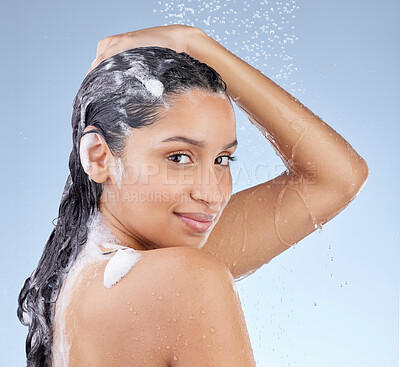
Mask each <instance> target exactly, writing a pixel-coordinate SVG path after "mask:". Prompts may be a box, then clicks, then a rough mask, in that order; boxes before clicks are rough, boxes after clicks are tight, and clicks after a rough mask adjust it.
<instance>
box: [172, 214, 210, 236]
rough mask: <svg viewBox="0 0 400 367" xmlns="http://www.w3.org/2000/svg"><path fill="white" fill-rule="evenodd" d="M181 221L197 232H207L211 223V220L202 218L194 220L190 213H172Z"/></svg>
mask: <svg viewBox="0 0 400 367" xmlns="http://www.w3.org/2000/svg"><path fill="white" fill-rule="evenodd" d="M174 214H175V215H176V216H177V217H178V218H179V219H180V220H181V221H182V222H184V223H186V224H187V225H188V226H189V227H190V228H191V229H193V230H194V231H196V232H199V233H204V232H207V231H208V230H209V229H210V227H211V226H212V224H213V221H212V220H211V221H204V220H201V221H200V220H196V219H194V218H193V216H194V215H191V217H189V216H187V215H184V214H179V213H174Z"/></svg>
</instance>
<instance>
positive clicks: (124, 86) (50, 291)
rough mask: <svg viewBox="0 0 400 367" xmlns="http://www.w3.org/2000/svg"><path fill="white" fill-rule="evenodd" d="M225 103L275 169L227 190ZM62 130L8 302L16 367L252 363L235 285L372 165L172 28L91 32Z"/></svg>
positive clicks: (339, 201) (323, 218)
mask: <svg viewBox="0 0 400 367" xmlns="http://www.w3.org/2000/svg"><path fill="white" fill-rule="evenodd" d="M225 83H226V84H225ZM231 99H232V100H233V101H234V102H235V103H236V104H237V105H238V106H239V107H240V108H241V109H242V110H244V111H245V112H246V113H247V115H248V117H249V119H250V121H251V122H252V123H253V124H255V125H256V126H257V127H258V128H259V129H260V130H261V132H262V133H263V134H264V136H265V137H266V138H267V139H268V141H269V142H270V143H271V144H272V145H273V147H274V148H275V150H276V152H277V153H278V154H279V155H280V156H281V158H282V160H283V161H284V163H285V165H286V167H287V171H285V172H284V173H282V174H281V175H280V176H278V177H276V178H274V179H272V180H270V181H268V182H265V183H263V184H260V185H257V186H254V187H251V188H249V189H246V190H243V191H240V192H238V193H236V194H234V195H232V177H231V173H230V169H229V161H230V160H233V159H234V158H233V153H234V151H235V149H236V147H237V144H238V142H237V139H236V126H235V116H234V111H233V107H232V104H231ZM72 128H73V149H72V152H71V156H70V164H69V166H70V176H69V177H68V180H67V183H66V186H65V189H64V193H63V197H62V200H61V204H60V210H59V217H58V222H57V225H56V227H55V229H54V230H53V232H52V233H51V235H50V238H49V240H48V241H47V243H46V246H45V249H44V252H43V255H42V258H41V259H40V261H39V264H38V267H37V268H36V269H35V271H34V272H33V274H32V276H31V277H30V278H28V279H27V281H26V282H25V284H24V287H23V289H22V291H21V294H20V297H19V308H18V316H19V318H20V320H21V322H22V323H23V324H24V325H27V326H29V333H28V337H27V343H26V348H27V359H28V365H29V366H53V367H59V366H71V367H74V366H96V367H99V366H100V367H101V366H122V365H123V366H198V365H201V366H210V367H211V366H213V367H214V366H215V367H216V366H255V362H254V357H253V354H252V348H251V345H250V340H249V336H248V333H247V329H246V325H245V320H244V317H243V312H242V309H241V305H240V300H239V298H238V295H237V293H236V288H235V284H234V280H235V279H236V280H237V279H240V278H242V277H244V276H248V275H249V274H251V273H253V272H254V271H256V270H257V269H258V268H260V267H261V266H262V265H263V264H266V263H268V262H269V261H270V260H271V259H272V258H274V257H275V256H277V255H278V254H280V253H282V252H283V251H285V250H286V249H287V248H289V247H290V246H292V245H293V244H295V243H297V242H299V241H300V240H301V239H302V238H304V237H305V236H307V235H308V234H310V233H312V232H313V231H314V230H315V229H316V228H318V227H319V228H321V227H322V225H323V224H324V223H326V222H327V221H329V220H330V219H332V218H333V217H334V216H335V215H337V214H338V213H339V212H340V211H342V210H343V209H344V208H345V207H346V206H347V205H348V204H349V203H350V201H352V200H353V199H354V198H355V197H356V196H357V194H358V193H359V191H360V190H361V188H362V187H363V185H364V184H365V182H366V180H367V178H368V174H369V172H368V167H367V164H366V163H365V161H364V160H363V159H362V158H361V157H360V156H359V155H358V154H357V153H356V152H355V151H354V149H353V148H352V147H351V146H350V145H349V144H348V143H347V142H346V141H345V140H344V139H343V138H342V137H341V136H340V135H339V134H337V133H336V132H335V131H334V130H333V129H332V128H330V127H329V126H328V125H327V124H325V123H324V122H323V121H321V119H319V118H318V116H315V115H314V114H313V113H312V112H311V111H309V110H308V109H307V108H306V107H304V106H303V105H302V104H301V103H300V102H299V101H298V100H296V99H295V98H293V97H292V96H290V95H289V94H288V93H287V92H285V91H284V90H283V89H281V88H280V87H279V86H278V85H276V84H275V83H274V82H272V81H271V80H270V79H268V78H267V77H266V76H264V75H263V74H262V73H260V72H259V71H258V70H256V69H254V68H252V67H251V66H250V65H248V64H247V63H246V62H244V61H243V60H241V59H239V58H238V57H236V56H235V55H233V54H232V53H230V52H229V51H228V50H226V49H225V48H224V47H222V46H221V45H219V44H218V43H217V42H216V41H214V40H213V39H211V38H210V37H208V36H207V35H206V34H205V33H204V32H202V31H201V30H200V29H198V28H193V27H187V26H181V25H173V26H164V27H154V28H148V29H143V30H139V31H135V32H130V33H125V34H121V35H116V36H112V37H107V38H106V39H104V40H102V41H100V42H99V45H98V49H97V57H96V60H95V61H94V63H93V64H92V67H91V69H90V70H89V73H88V74H87V75H86V77H85V79H84V80H83V82H82V85H81V87H80V89H79V91H78V94H77V96H76V98H75V100H74V109H73V116H72Z"/></svg>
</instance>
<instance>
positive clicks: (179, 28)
mask: <svg viewBox="0 0 400 367" xmlns="http://www.w3.org/2000/svg"><path fill="white" fill-rule="evenodd" d="M197 32H202V31H201V30H200V29H199V28H196V27H190V26H186V25H181V24H174V25H167V26H160V27H152V28H145V29H140V30H137V31H133V32H127V33H121V34H117V35H115V36H109V37H106V38H104V39H102V40H101V41H99V43H98V44H97V53H96V58H95V59H94V61H93V63H92V65H91V67H90V69H89V71H88V72H87V74H88V73H89V72H90V71H91V70H93V69H94V68H95V67H96V66H97V65H99V64H100V63H101V62H102V61H103V60H106V59H108V58H110V57H111V56H113V55H115V54H117V53H119V52H122V51H125V50H130V49H132V48H136V47H146V46H158V47H165V48H170V49H172V50H175V51H176V52H186V53H188V54H189V42H188V41H189V39H190V35H193V34H194V33H197ZM87 74H86V75H87Z"/></svg>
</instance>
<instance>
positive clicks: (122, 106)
mask: <svg viewBox="0 0 400 367" xmlns="http://www.w3.org/2000/svg"><path fill="white" fill-rule="evenodd" d="M192 88H195V89H200V90H205V91H209V92H214V93H221V92H222V93H225V95H227V92H226V85H225V83H224V82H223V81H222V79H221V77H220V75H219V74H218V73H217V72H216V71H215V70H214V69H212V68H210V67H209V66H208V65H206V64H204V63H201V62H199V61H198V60H196V59H194V58H192V57H190V56H189V55H188V54H186V53H176V52H175V51H173V50H170V49H166V48H161V47H140V48H135V49H131V50H127V51H123V52H120V53H119V54H116V55H114V56H112V57H111V58H109V59H107V60H104V61H103V62H101V63H100V64H99V65H98V66H97V67H96V68H95V69H93V70H92V71H91V72H90V73H89V74H88V75H87V76H86V77H85V79H84V80H83V82H82V84H81V86H80V88H79V91H78V93H77V95H76V97H75V99H74V102H73V112H72V132H73V134H72V140H73V147H72V152H71V154H70V157H69V170H70V173H69V176H68V178H67V182H66V184H65V187H64V191H63V194H62V198H61V203H60V207H59V212H58V217H57V223H56V224H55V225H54V228H53V230H52V232H51V234H50V237H49V238H48V240H47V242H46V244H45V247H44V250H43V254H42V256H41V258H40V260H39V263H38V265H37V267H36V269H35V270H34V271H33V273H32V275H31V276H30V277H29V278H28V279H26V281H25V283H24V285H23V287H22V290H21V292H20V294H19V298H18V310H17V315H18V318H19V320H20V321H21V323H22V324H23V325H25V326H28V328H29V330H28V335H27V338H26V345H25V348H26V357H27V366H29V367H50V365H51V349H52V344H53V313H54V306H55V302H56V300H57V297H58V294H59V292H60V290H61V286H62V284H63V281H64V279H65V277H66V275H67V274H68V272H69V270H70V268H71V266H72V265H73V264H74V261H75V260H76V258H77V256H78V254H79V253H80V251H81V250H82V248H83V246H84V244H85V243H86V240H87V235H88V228H87V222H88V219H89V217H90V215H91V214H93V213H94V212H95V211H96V210H98V203H99V199H100V196H101V194H102V191H103V186H102V184H99V183H96V182H94V181H93V180H91V179H90V177H89V176H88V175H87V174H86V172H85V171H84V169H83V166H82V163H81V160H80V156H79V149H80V140H81V137H82V134H83V130H84V129H85V128H86V127H87V126H94V127H95V128H96V129H93V130H90V131H91V132H93V133H98V134H100V135H101V136H103V138H104V140H105V141H106V143H107V145H108V146H109V148H110V151H111V153H112V154H113V155H114V156H115V157H120V156H121V155H122V153H123V150H124V147H125V144H126V140H127V137H128V136H129V133H130V132H131V131H132V129H137V128H140V127H143V126H149V125H151V124H153V123H154V122H156V121H157V120H158V119H159V118H160V116H161V114H160V111H165V110H166V109H165V106H166V105H165V103H166V101H168V100H169V97H173V96H174V95H177V94H180V93H183V92H185V91H188V90H190V89H192ZM133 133H134V132H133Z"/></svg>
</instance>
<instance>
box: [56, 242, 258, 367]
mask: <svg viewBox="0 0 400 367" xmlns="http://www.w3.org/2000/svg"><path fill="white" fill-rule="evenodd" d="M138 253H140V257H139V260H138V261H137V262H136V264H135V265H134V266H133V267H132V269H131V270H130V271H129V272H128V273H127V274H126V275H125V276H123V278H122V279H121V280H120V281H118V282H117V283H116V284H115V285H113V286H111V287H110V288H109V289H108V288H106V287H105V285H104V271H105V269H106V267H107V264H108V262H109V260H106V261H101V260H100V261H97V262H95V263H92V265H88V266H86V267H85V268H84V269H83V270H82V271H81V272H80V274H79V275H78V276H76V277H74V278H75V279H79V281H77V280H75V282H74V284H76V285H77V286H75V285H74V286H73V288H74V289H73V290H72V291H71V292H69V293H70V296H71V302H70V303H69V305H68V306H67V307H66V309H65V311H66V312H65V313H64V315H67V317H66V320H65V329H64V333H65V334H66V335H68V336H67V339H69V340H70V343H71V344H70V349H69V353H68V352H67V351H65V350H64V353H66V354H68V362H67V365H68V366H70V367H74V366H83V365H84V366H87V367H90V366H96V367H99V366H100V367H101V366H112V365H115V366H117V365H118V366H119V365H126V366H198V365H199V364H201V365H202V366H213V367H217V366H227V365H231V366H233V365H235V366H253V365H255V362H254V359H253V353H252V349H251V345H250V340H249V336H248V333H247V329H246V325H245V320H244V316H243V312H242V309H241V305H240V300H239V297H238V296H237V294H236V286H235V284H234V280H233V277H232V275H231V274H230V273H229V271H228V269H227V268H226V267H225V265H224V264H222V263H221V262H219V261H218V260H216V259H215V258H214V257H213V256H211V255H209V254H207V253H205V252H203V251H201V250H198V249H193V248H181V247H171V248H165V249H157V250H150V251H138ZM111 256H112V254H111V255H109V256H107V257H109V258H111ZM71 279H72V278H71ZM68 283H69V282H68V278H67V279H66V282H65V284H66V287H65V288H64V289H68ZM62 297H63V295H62V294H61V302H63V301H62ZM59 316H60V317H59V318H58V317H57V312H56V330H55V335H56V336H57V335H58V338H59V337H60V336H61V334H60V333H59V332H58V331H60V329H61V328H60V325H62V323H61V321H62V315H61V313H59ZM59 340H60V339H57V338H56V344H55V345H57V343H58V341H59ZM65 341H68V340H64V346H65V345H66V344H65ZM58 360H60V359H58ZM56 363H57V361H55V360H54V367H59V366H58V365H57V364H56ZM58 363H65V362H61V360H60V362H58Z"/></svg>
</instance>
